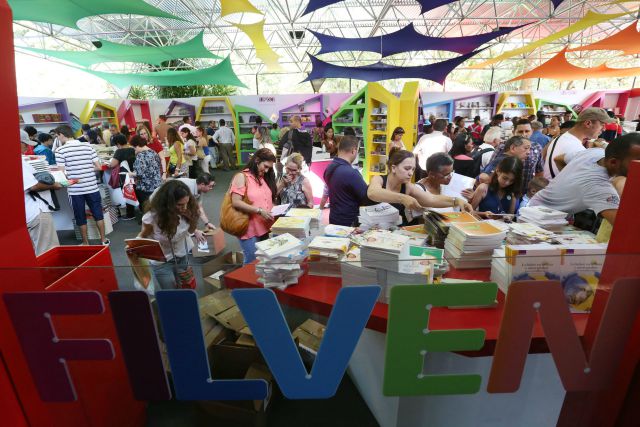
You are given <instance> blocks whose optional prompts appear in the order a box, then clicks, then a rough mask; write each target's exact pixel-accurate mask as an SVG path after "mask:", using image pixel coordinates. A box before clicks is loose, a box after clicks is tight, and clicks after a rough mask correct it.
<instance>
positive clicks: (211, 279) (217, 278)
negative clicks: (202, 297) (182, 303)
mask: <svg viewBox="0 0 640 427" xmlns="http://www.w3.org/2000/svg"><path fill="white" fill-rule="evenodd" d="M225 274H226V271H225V270H218V271H216V272H215V273H213V274H210V275H209V276H207V277H205V278H204V282H205V283H207V284H208V285H211V286H212V287H213V288H214V289H222V276H224V275H225Z"/></svg>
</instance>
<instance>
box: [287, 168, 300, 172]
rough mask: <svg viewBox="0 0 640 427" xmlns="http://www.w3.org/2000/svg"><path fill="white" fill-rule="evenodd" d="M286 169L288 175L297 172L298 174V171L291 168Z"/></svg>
mask: <svg viewBox="0 0 640 427" xmlns="http://www.w3.org/2000/svg"><path fill="white" fill-rule="evenodd" d="M286 169H287V172H290V173H298V172H300V171H299V170H298V169H292V168H286Z"/></svg>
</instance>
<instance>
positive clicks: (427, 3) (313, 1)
mask: <svg viewBox="0 0 640 427" xmlns="http://www.w3.org/2000/svg"><path fill="white" fill-rule="evenodd" d="M341 1H342V0H310V1H309V4H307V8H306V9H305V10H304V12H303V13H302V14H303V15H306V14H308V13H311V12H313V11H316V10H318V9H322V8H323V7H327V6H331V5H332V4H336V3H340V2H341ZM416 1H417V2H418V3H420V6H421V7H422V8H421V10H420V14H423V13H425V12H427V11H429V10H431V9H435V8H436V7H440V6H443V5H445V4H448V3H453V2H454V1H455V0H416ZM556 1H557V0H556Z"/></svg>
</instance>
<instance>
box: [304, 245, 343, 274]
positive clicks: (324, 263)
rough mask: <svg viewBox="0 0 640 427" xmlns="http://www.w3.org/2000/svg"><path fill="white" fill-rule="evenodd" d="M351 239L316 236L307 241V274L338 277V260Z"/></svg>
mask: <svg viewBox="0 0 640 427" xmlns="http://www.w3.org/2000/svg"><path fill="white" fill-rule="evenodd" d="M350 245H351V241H350V240H349V239H348V238H344V237H327V236H317V237H315V238H314V239H313V240H312V241H311V243H309V274H310V275H313V276H328V277H340V261H341V260H342V258H343V257H344V255H345V254H346V253H347V250H348V249H349V246H350Z"/></svg>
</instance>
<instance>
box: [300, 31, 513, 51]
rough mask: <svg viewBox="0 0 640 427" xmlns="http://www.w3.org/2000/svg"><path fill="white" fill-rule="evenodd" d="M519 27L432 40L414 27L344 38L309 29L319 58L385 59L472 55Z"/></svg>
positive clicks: (433, 38)
mask: <svg viewBox="0 0 640 427" xmlns="http://www.w3.org/2000/svg"><path fill="white" fill-rule="evenodd" d="M518 28H522V26H520V27H509V28H500V29H498V30H496V31H492V32H490V33H484V34H477V35H473V36H463V37H430V36H426V35H424V34H422V33H419V32H418V31H417V30H416V29H415V27H414V26H413V24H409V25H407V26H406V27H404V28H403V29H401V30H400V31H396V32H393V33H389V34H384V35H382V36H376V37H366V38H343V37H335V36H329V35H326V34H321V33H317V32H315V31H311V30H308V31H309V32H311V33H312V34H313V35H314V36H315V37H316V38H317V39H318V41H320V44H321V48H320V51H319V52H318V53H316V55H321V54H323V53H332V52H344V51H366V52H374V53H379V54H381V55H382V56H383V57H386V56H390V55H395V54H397V53H403V52H414V51H421V50H444V51H448V52H456V53H460V54H465V53H469V52H473V51H474V50H476V49H477V48H479V47H480V46H482V45H483V44H485V43H487V42H489V41H491V40H493V39H495V38H497V37H500V36H503V35H505V34H509V33H510V32H511V31H514V30H517V29H518Z"/></svg>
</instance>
